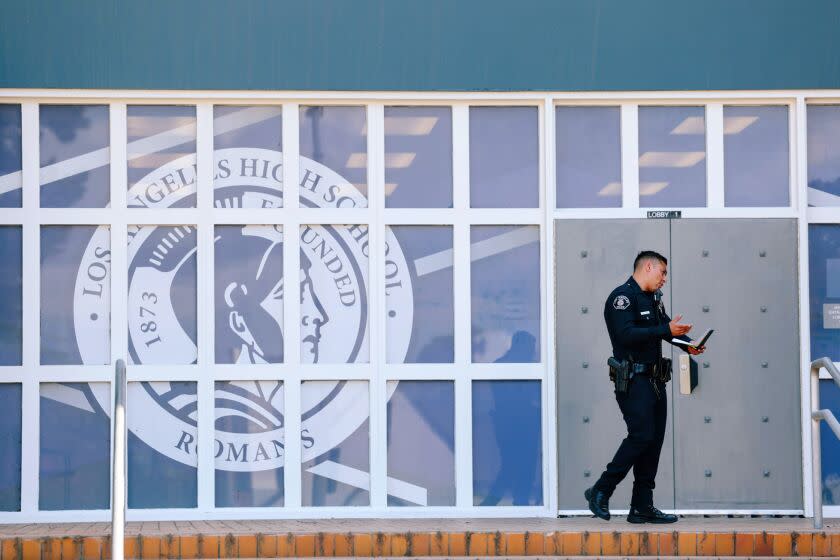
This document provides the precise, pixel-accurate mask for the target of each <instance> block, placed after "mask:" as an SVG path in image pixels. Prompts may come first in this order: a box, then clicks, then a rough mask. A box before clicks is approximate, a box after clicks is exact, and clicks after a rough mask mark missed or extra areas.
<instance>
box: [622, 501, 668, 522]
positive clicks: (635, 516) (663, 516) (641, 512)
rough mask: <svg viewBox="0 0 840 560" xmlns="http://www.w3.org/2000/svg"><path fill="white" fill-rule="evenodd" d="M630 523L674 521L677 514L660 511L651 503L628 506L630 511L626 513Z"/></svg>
mask: <svg viewBox="0 0 840 560" xmlns="http://www.w3.org/2000/svg"><path fill="white" fill-rule="evenodd" d="M627 521H629V522H630V523H676V522H677V516H676V515H673V514H670V513H662V512H661V511H659V510H658V509H656V508H655V507H653V506H652V505H650V506H641V507H636V506H630V513H629V515H627Z"/></svg>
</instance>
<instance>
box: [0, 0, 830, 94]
mask: <svg viewBox="0 0 840 560" xmlns="http://www.w3.org/2000/svg"><path fill="white" fill-rule="evenodd" d="M838 30H840V2H837V1H834V0H808V1H794V0H752V1H747V0H694V1H691V2H688V1H683V0H634V1H628V0H614V1H610V0H601V1H598V0H507V1H504V0H411V1H408V0H379V1H375V0H297V1H293V2H291V1H286V0H239V1H233V0H230V1H223V0H144V1H140V0H133V1H128V0H83V1H71V0H5V1H3V2H2V3H1V4H0V87H4V88H117V89H122V88H130V89H234V90H420V91H427V90H479V91H480V90H493V91H509V90H514V91H521V90H558V91H567V90H568V91H585V90H684V89H690V90H704V89H714V90H725V89H787V88H797V89H798V88H840V31H838Z"/></svg>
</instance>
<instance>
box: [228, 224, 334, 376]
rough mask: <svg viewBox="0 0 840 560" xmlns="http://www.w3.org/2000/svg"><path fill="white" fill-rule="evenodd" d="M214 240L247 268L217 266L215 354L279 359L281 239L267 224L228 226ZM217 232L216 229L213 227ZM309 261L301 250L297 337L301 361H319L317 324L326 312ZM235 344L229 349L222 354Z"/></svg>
mask: <svg viewBox="0 0 840 560" xmlns="http://www.w3.org/2000/svg"><path fill="white" fill-rule="evenodd" d="M222 231H223V233H221V234H219V235H217V237H216V240H215V247H216V253H217V254H221V255H239V256H246V257H251V258H245V259H242V261H241V262H243V263H245V268H242V267H239V266H225V267H219V268H217V273H216V278H215V281H216V283H215V284H216V302H217V306H219V305H220V304H221V302H224V308H222V309H221V310H220V311H219V312H217V315H216V338H217V340H216V342H217V344H216V347H217V354H216V359H217V361H219V362H222V363H225V362H227V363H231V362H232V363H238V364H266V363H282V362H283V340H284V336H283V327H282V325H283V298H284V282H283V241H282V233H281V232H280V231H279V228H273V227H271V226H244V227H241V228H240V227H226V228H224V229H223V230H222ZM217 233H218V232H217ZM311 269H312V262H311V261H310V259H309V257H307V256H306V254H305V253H304V252H303V251H301V252H300V305H301V327H300V328H301V341H302V349H303V352H302V355H301V360H302V361H303V362H304V363H317V362H318V357H319V348H320V344H321V339H322V333H321V329H322V327H323V326H324V325H326V324H327V323H328V322H329V320H330V318H329V314H328V313H327V311H326V309H324V306H323V304H322V303H321V300H320V299H319V297H318V295H317V293H316V289H315V285H314V283H313V281H312V276H311V274H310V271H311ZM231 349H233V355H225V354H227V353H228V352H229V351H230V350H231Z"/></svg>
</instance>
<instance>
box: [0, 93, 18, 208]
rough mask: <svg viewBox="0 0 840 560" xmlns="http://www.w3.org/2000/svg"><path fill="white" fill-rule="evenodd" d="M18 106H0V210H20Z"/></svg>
mask: <svg viewBox="0 0 840 560" xmlns="http://www.w3.org/2000/svg"><path fill="white" fill-rule="evenodd" d="M21 148H22V146H21V113H20V105H0V208H20V206H21V202H22V201H23V190H22V189H21V187H22V185H23V177H22V175H21V170H22V169H23V167H22V159H21V158H22V152H21Z"/></svg>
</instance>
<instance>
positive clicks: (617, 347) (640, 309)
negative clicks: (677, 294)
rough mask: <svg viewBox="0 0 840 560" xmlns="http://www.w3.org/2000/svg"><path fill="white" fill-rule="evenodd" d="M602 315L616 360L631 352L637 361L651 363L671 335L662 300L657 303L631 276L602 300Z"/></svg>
mask: <svg viewBox="0 0 840 560" xmlns="http://www.w3.org/2000/svg"><path fill="white" fill-rule="evenodd" d="M604 319H605V321H606V323H607V331H609V333H610V342H611V343H612V347H613V356H614V357H615V359H617V360H625V359H631V356H632V360H633V361H634V362H636V363H648V364H650V363H654V362H656V361H657V360H658V359H659V358H661V357H662V341H663V340H665V341H668V342H670V341H671V339H672V338H674V337H672V336H671V327H670V326H669V325H668V323H670V322H671V318H670V317H668V314H667V313H665V306H664V304H663V303H662V301H661V300H660V301H659V303H657V302H656V300H655V298H654V293H653V292H645V291H644V290H642V288H641V287H639V284H638V283H637V282H636V280H635V279H634V278H633V277H632V276H631V277H630V278H629V279H628V280H627V282H625V283H624V284H622V285H621V286H619V287H617V288H616V289H614V290H613V291H612V293H610V295H609V297H608V298H607V301H606V303H605V304H604ZM676 338H680V339H682V340H686V341H688V340H690V339H689V338H688V337H685V336H679V337H676Z"/></svg>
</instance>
